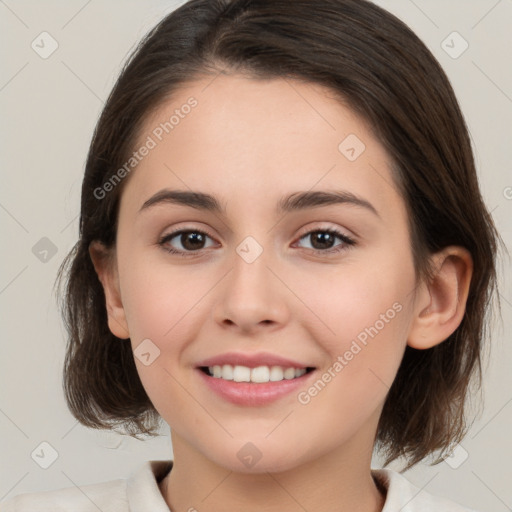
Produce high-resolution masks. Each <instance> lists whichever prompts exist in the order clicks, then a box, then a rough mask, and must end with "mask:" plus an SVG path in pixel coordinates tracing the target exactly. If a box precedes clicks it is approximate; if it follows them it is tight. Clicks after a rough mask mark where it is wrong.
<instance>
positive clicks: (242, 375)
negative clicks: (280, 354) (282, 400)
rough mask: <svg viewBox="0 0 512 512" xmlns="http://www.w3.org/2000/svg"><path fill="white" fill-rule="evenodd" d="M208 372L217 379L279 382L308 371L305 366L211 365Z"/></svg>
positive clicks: (294, 377)
mask: <svg viewBox="0 0 512 512" xmlns="http://www.w3.org/2000/svg"><path fill="white" fill-rule="evenodd" d="M208 372H209V373H210V375H211V376H213V377H215V378H217V379H224V380H233V381H235V382H254V383H265V382H279V381H281V380H291V379H296V378H297V377H301V376H302V375H304V374H305V373H306V369H305V368H283V367H282V366H272V367H268V366H258V367H256V368H249V367H247V366H238V365H237V366H231V365H230V364H225V365H223V366H220V365H216V366H209V367H208Z"/></svg>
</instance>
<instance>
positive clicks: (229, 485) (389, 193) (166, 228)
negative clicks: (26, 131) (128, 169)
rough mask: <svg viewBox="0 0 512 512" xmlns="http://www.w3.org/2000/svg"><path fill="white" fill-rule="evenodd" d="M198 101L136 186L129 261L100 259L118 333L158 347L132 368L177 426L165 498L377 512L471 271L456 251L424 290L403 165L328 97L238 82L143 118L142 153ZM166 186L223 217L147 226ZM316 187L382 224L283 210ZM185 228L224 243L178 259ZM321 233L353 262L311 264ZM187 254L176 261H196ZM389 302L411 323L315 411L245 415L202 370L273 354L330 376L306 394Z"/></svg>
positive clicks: (189, 215) (184, 504)
mask: <svg viewBox="0 0 512 512" xmlns="http://www.w3.org/2000/svg"><path fill="white" fill-rule="evenodd" d="M190 96H193V97H195V98H196V99H197V101H198V105H197V107H195V108H194V109H193V110H192V111H191V113H190V114H188V115H187V116H186V117H185V118H184V119H181V120H180V123H179V125H177V126H175V128H174V129H173V131H172V132H171V133H170V134H168V135H166V136H165V137H163V139H162V141H161V142H159V143H158V144H157V146H156V147H155V148H154V149H152V150H151V151H150V152H149V154H148V155H147V156H145V157H144V158H143V159H142V161H141V162H140V164H139V165H138V166H137V168H136V170H135V171H134V172H133V173H132V174H131V175H130V176H129V178H128V181H127V183H125V188H124V190H123V193H122V198H121V205H120V211H119V224H118V234H117V242H116V247H115V249H113V250H112V251H110V252H109V251H107V250H106V249H105V248H103V247H102V246H101V245H100V244H97V243H93V244H92V245H91V249H90V253H91V257H92V259H93V262H94V264H95V268H96V270H97V273H98V276H99V278H100V280H101V282H102V284H103V286H104V289H105V294H106V302H107V303H106V306H107V310H108V314H109V326H110V329H111V330H112V332H113V333H114V334H115V335H116V336H118V337H120V338H130V340H131V343H132V347H133V349H134V350H135V349H136V348H137V347H138V345H139V344H140V343H141V342H142V341H143V340H145V339H147V338H149V339H150V340H151V341H152V343H154V344H155V345H156V346H157V347H158V348H159V350H160V355H159V357H157V358H156V359H155V360H154V362H153V363H152V364H150V365H149V366H145V365H144V364H142V363H141V362H140V361H139V360H138V359H137V358H136V359H135V360H136V364H137V370H138V372H139V375H140V378H141V381H142V383H143V385H144V387H145V389H146V391H147V393H148V396H149V397H150V399H151V401H152V402H153V404H154V405H155V407H156V409H157V410H158V411H159V413H160V414H161V416H162V417H163V418H164V419H165V421H166V422H167V423H168V424H169V425H170V427H171V437H172V444H173V450H174V457H173V458H174V467H173V470H172V471H171V473H170V475H169V476H168V477H167V478H166V479H165V480H164V481H163V482H162V483H161V485H160V489H161V491H162V494H163V496H164V498H165V500H166V502H167V504H168V505H169V507H170V508H171V510H173V511H174V512H178V511H179V512H181V511H187V510H189V509H191V507H195V508H196V509H197V510H200V511H201V512H203V511H219V510H222V511H224V512H230V511H234V510H246V511H249V512H250V511H262V510H264V511H268V512H273V511H280V512H283V511H290V512H291V511H299V510H304V509H306V510H308V511H310V512H313V511H314V512H323V511H327V510H329V511H332V510H347V511H349V510H350V511H356V512H375V511H380V510H382V507H383V505H384V496H382V495H381V493H380V492H379V491H378V489H377V487H376V485H375V483H374V481H373V479H372V477H371V473H370V463H371V456H372V450H373V444H374V438H375V434H376V429H377V424H378V419H379V416H380V413H381V410H382V406H383V404H384V401H385V398H386V394H387V392H388V389H389V386H390V385H391V383H392V382H393V379H394V377H395V375H396V372H397V370H398V367H399V364H400V361H401V358H402V356H403V353H404V350H405V347H406V345H407V344H409V345H410V346H412V347H415V348H418V349H425V348H429V347H432V346H434V345H435V344H437V343H440V342H442V341H443V340H444V339H446V338H447V337H448V336H449V335H450V334H451V333H452V332H453V331H454V330H455V329H456V328H457V326H458V325H459V323H460V321H461V319H462V316H463V314H464V307H465V303H466V298H467V293H468V288H469V282H470V278H471V270H472V267H471V258H470V256H469V254H468V253H467V252H466V251H465V250H463V249H462V248H458V247H448V248H446V249H444V250H443V251H442V252H440V253H437V254H435V255H432V261H433V263H434V265H435V267H436V269H437V273H436V275H435V277H434V279H433V280H432V281H431V282H429V283H426V282H423V281H420V280H418V276H417V275H416V272H415V269H414V265H413V259H412V253H411V251H410V250H409V249H408V248H409V247H410V237H409V231H408V227H407V226H408V219H407V213H406V209H405V204H404V201H403V199H402V198H401V196H400V194H399V192H398V190H397V188H396V187H395V186H394V184H393V177H392V175H391V171H390V160H389V157H388V155H387V154H386V152H385V150H384V148H383V147H382V146H381V144H380V143H379V142H378V140H377V139H376V138H375V137H374V136H373V135H372V132H371V130H370V127H368V126H367V125H366V124H365V123H364V122H363V121H362V120H361V119H360V118H359V117H357V116H356V115H355V114H354V113H353V112H352V111H351V110H350V109H349V108H347V107H346V106H344V105H342V104H341V103H340V102H339V101H337V100H335V99H334V97H333V94H332V93H330V91H329V90H327V89H325V88H323V87H321V86H319V85H313V84H307V83H303V82H297V81H290V80H284V79H276V80H268V81H267V80H266V81H262V80H254V79H249V78H246V77H243V76H240V75H220V76H218V77H217V78H216V79H215V80H214V81H213V82H212V78H211V77H210V78H208V79H200V80H198V81H196V82H193V83H192V84H189V85H187V86H186V87H184V88H183V89H181V90H179V91H178V92H177V93H175V94H174V96H173V97H172V99H170V100H168V101H167V102H166V103H165V104H162V105H160V107H159V108H158V109H157V110H156V111H155V112H154V113H153V115H152V116H151V117H150V118H149V119H147V122H146V123H145V125H144V128H143V130H142V131H141V134H140V141H141V143H142V142H143V141H145V140H146V138H147V136H148V135H151V133H152V130H154V128H155V127H156V126H158V125H159V123H160V122H163V121H165V120H167V119H169V117H170V116H171V115H172V113H173V111H174V109H176V108H180V106H181V105H183V104H185V103H186V102H187V99H188V98H189V97H190ZM349 134H356V135H357V137H358V138H359V139H360V140H361V141H363V142H364V144H365V146H366V149H365V150H364V152H363V153H362V154H361V155H360V156H359V157H358V158H357V159H356V160H355V161H349V160H348V159H347V158H346V157H345V156H344V154H342V152H340V151H339V149H338V146H339V144H340V142H341V141H343V140H344V139H345V137H347V136H348V135H349ZM162 189H180V190H188V189H191V190H194V191H201V192H205V193H209V194H211V195H214V196H215V197H217V198H218V200H219V202H220V203H221V205H223V206H225V208H226V212H225V214H224V215H220V214H214V213H212V212H207V211H201V210H198V209H194V208H191V207H189V206H184V205H176V204H171V203H163V204H158V205H155V206H153V207H151V208H146V209H143V210H142V211H140V209H141V207H142V205H143V204H144V203H145V201H147V200H148V199H149V198H150V197H151V196H153V195H154V194H155V193H157V192H159V191H160V190H162ZM309 190H314V191H317V190H325V191H333V190H345V191H348V192H350V193H352V194H354V195H356V196H358V197H360V198H363V199H364V200H366V201H368V202H369V203H371V204H372V205H373V207H374V208H375V210H376V211H377V214H375V213H373V212H372V211H370V210H369V209H367V208H363V207H360V206H356V205H353V204H331V205H327V206H325V205H324V206H321V207H315V208H309V209H307V210H303V211H294V212H288V213H286V214H280V215H277V214H276V213H275V211H274V210H275V207H276V204H277V202H278V201H279V199H280V198H281V197H283V196H286V195H289V194H292V193H295V192H298V191H309ZM174 228H183V229H185V228H186V229H189V230H201V231H206V232H207V233H208V235H209V237H210V238H206V241H205V243H204V245H203V247H204V248H201V246H199V249H198V250H196V251H195V256H193V257H180V256H178V255H173V254H170V253H169V252H167V251H166V250H165V249H164V248H163V247H162V246H160V245H159V244H158V241H159V239H160V238H161V237H162V235H165V234H167V233H169V232H170V231H171V230H172V229H174ZM325 228H327V229H332V228H334V229H337V230H338V231H341V232H342V233H343V234H345V235H347V236H349V237H351V238H353V240H354V241H355V242H356V243H355V245H353V246H346V245H344V244H343V242H342V241H341V240H340V239H337V238H335V239H333V241H332V248H335V247H334V246H338V247H339V246H341V247H343V249H342V250H341V251H340V252H338V253H331V254H326V253H325V250H326V249H321V246H320V250H319V251H318V252H317V253H314V252H313V250H314V249H315V248H318V247H319V246H318V245H314V243H315V241H314V240H313V237H312V236H306V234H307V233H308V232H311V231H313V230H321V229H325ZM247 236H251V237H253V238H254V239H255V240H256V241H257V242H258V243H259V244H260V246H261V247H262V248H263V252H262V253H261V255H260V256H259V257H258V258H257V259H256V260H255V261H254V262H252V263H247V262H246V261H245V260H244V259H243V258H242V257H240V256H239V254H238V253H237V252H236V248H237V246H238V245H239V244H240V243H241V242H242V240H244V239H245V237H247ZM182 241H183V239H182V238H180V236H179V235H178V236H177V237H175V238H174V239H173V240H172V241H168V242H167V246H169V245H171V246H172V247H174V248H175V249H177V250H182V251H186V248H185V247H184V246H183V245H182V243H181V242H182ZM321 250H323V251H324V253H321ZM189 251H190V250H189ZM393 304H395V305H396V304H399V305H400V307H401V308H400V312H399V313H397V314H396V315H395V316H394V318H393V319H391V320H389V321H388V322H386V323H385V326H384V327H383V328H382V329H380V330H379V332H378V334H377V335H376V336H375V337H374V338H370V339H369V340H368V343H367V345H366V346H364V347H363V348H362V350H360V352H358V353H357V355H355V356H354V357H353V359H352V360H350V361H349V362H348V364H347V365H346V366H344V368H343V370H342V371H340V372H338V373H337V374H336V377H335V378H333V379H332V380H331V381H330V382H329V383H328V384H327V385H326V386H325V388H324V389H323V390H322V391H321V392H319V393H318V394H317V395H316V396H314V397H313V398H311V400H310V401H309V403H307V404H305V405H304V404H301V403H299V401H298V399H297V394H296V393H292V394H291V395H288V396H285V397H284V398H281V399H279V400H278V401H277V402H275V403H272V404H270V405H265V406H254V407H250V406H240V405H234V404H231V403H228V402H226V401H224V400H223V399H222V398H220V397H218V396H217V395H216V394H213V393H212V392H211V391H210V389H209V388H208V387H207V386H205V385H204V384H203V383H202V381H201V379H200V378H199V376H198V373H197V371H196V370H195V369H194V368H195V366H196V365H197V363H198V362H199V361H201V360H202V359H205V358H208V357H212V356H216V355H219V354H223V353H226V352H230V351H239V352H244V353H248V352H260V351H264V352H271V353H273V354H278V355H280V356H283V357H288V358H292V359H294V360H299V361H301V362H305V363H307V364H308V365H309V366H314V367H315V368H316V371H315V374H314V377H311V376H310V378H309V379H310V380H308V381H307V382H308V384H307V385H305V386H304V390H307V389H308V387H309V386H311V385H312V384H313V383H314V382H315V381H316V380H317V379H318V378H319V377H321V375H322V374H323V373H325V372H327V371H328V369H329V368H332V366H333V363H334V362H335V361H336V359H337V358H338V356H340V355H343V354H344V353H345V352H346V351H347V350H349V349H350V346H351V343H352V341H353V340H354V339H356V337H357V336H358V334H360V333H361V332H362V331H364V329H365V328H366V327H369V326H373V325H375V324H376V321H377V320H379V319H380V318H381V315H382V314H386V311H388V310H389V309H390V308H392V306H393ZM247 442H251V443H253V444H254V445H255V446H256V447H257V449H258V450H259V452H260V453H261V459H260V460H259V461H258V462H257V463H256V464H255V465H254V466H252V467H250V468H248V467H245V466H244V464H242V462H241V461H240V460H239V458H238V457H237V452H238V451H239V450H240V449H241V448H242V447H243V446H244V445H246V443H247Z"/></svg>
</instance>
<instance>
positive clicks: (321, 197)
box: [139, 189, 380, 218]
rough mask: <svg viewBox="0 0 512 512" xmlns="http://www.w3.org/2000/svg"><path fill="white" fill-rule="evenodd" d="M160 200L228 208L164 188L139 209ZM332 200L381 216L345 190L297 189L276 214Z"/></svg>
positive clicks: (208, 197) (282, 201)
mask: <svg viewBox="0 0 512 512" xmlns="http://www.w3.org/2000/svg"><path fill="white" fill-rule="evenodd" d="M161 204H178V205H183V206H189V207H191V208H196V209H198V210H204V211H209V212H212V213H217V214H219V215H225V213H226V209H225V207H223V206H221V203H220V202H219V200H218V199H217V198H215V197H214V196H212V195H210V194H205V193H203V192H196V191H190V190H169V189H163V190H160V191H159V192H157V193H156V194H154V195H153V196H151V197H150V198H149V199H148V200H147V201H146V202H145V203H144V204H143V205H142V207H141V208H140V210H139V213H141V212H142V211H144V210H147V209H149V208H151V207H152V206H156V205H161ZM332 204H349V205H352V206H357V207H360V208H364V209H366V210H368V211H370V212H372V213H373V214H374V215H376V216H377V217H379V218H380V215H379V213H378V211H377V210H376V209H375V207H374V206H373V205H372V204H371V203H370V202H369V201H367V200H366V199H363V198H361V197H358V196H356V195H354V194H353V193H352V192H348V191H346V190H331V191H323V190H322V191H307V192H295V193H293V194H290V195H288V196H286V197H283V198H282V199H280V200H279V202H278V203H277V206H276V214H281V213H289V212H293V211H300V210H306V209H309V208H317V207H320V206H327V205H332Z"/></svg>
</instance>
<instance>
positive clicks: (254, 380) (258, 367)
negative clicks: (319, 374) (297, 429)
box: [195, 352, 317, 407]
mask: <svg viewBox="0 0 512 512" xmlns="http://www.w3.org/2000/svg"><path fill="white" fill-rule="evenodd" d="M195 369H196V372H197V375H198V376H199V377H200V381H201V382H202V383H203V385H205V386H206V388H207V389H208V390H209V392H213V395H212V397H213V396H217V397H219V398H221V399H222V400H223V401H227V402H231V403H232V404H235V405H238V406H248V407H254V406H265V405H269V404H271V403H273V402H276V401H277V400H279V399H282V398H283V399H284V398H288V399H289V398H290V396H292V395H293V394H294V393H297V392H299V391H300V388H302V387H306V386H307V385H308V383H309V381H310V380H311V379H312V378H313V377H312V375H313V374H314V373H315V370H316V369H317V368H316V367H314V366H307V365H305V364H304V363H301V362H299V361H294V360H292V359H288V358H285V357H281V356H278V355H275V354H271V353H263V352H259V353H245V354H242V353H237V352H231V353H225V354H223V355H219V356H216V357H213V358H209V359H206V360H204V361H201V362H200V363H199V364H198V365H197V366H196V368H195Z"/></svg>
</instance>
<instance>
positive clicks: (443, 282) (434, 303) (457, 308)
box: [407, 246, 473, 350]
mask: <svg viewBox="0 0 512 512" xmlns="http://www.w3.org/2000/svg"><path fill="white" fill-rule="evenodd" d="M431 263H432V268H433V269H434V273H433V276H432V278H431V279H430V281H429V282H428V283H426V282H423V283H422V284H421V285H420V287H419V288H418V290H417V292H416V300H415V307H414V318H413V320H412V324H411V329H410V332H409V337H408V339H407V344H408V345H409V346H410V347H413V348H416V349H420V350H423V349H427V348H431V347H433V346H435V345H438V344H439V343H441V342H443V341H444V340H446V339H447V338H448V337H449V336H450V335H451V334H452V333H453V332H454V331H455V330H456V329H457V327H458V326H459V325H460V323H461V321H462V318H463V317H464V313H465V311H466V301H467V298H468V293H469V285H470V283H471V276H472V274H473V259H472V258H471V254H470V253H469V251H467V250H466V249H464V248H463V247H457V246H449V247H445V248H444V249H443V250H442V251H440V252H437V253H435V254H434V255H432V256H431Z"/></svg>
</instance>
